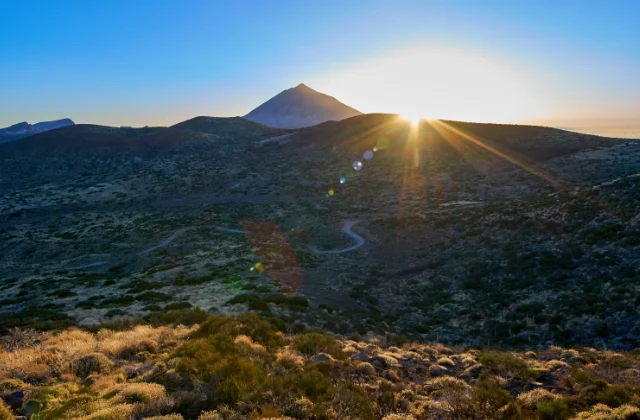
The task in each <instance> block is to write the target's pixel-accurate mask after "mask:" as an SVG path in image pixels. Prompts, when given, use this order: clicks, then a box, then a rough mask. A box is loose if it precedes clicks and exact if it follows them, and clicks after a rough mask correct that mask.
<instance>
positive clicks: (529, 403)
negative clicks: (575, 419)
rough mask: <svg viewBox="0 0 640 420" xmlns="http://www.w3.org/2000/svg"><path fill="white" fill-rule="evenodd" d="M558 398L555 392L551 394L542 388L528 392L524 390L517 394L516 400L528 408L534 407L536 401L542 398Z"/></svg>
mask: <svg viewBox="0 0 640 420" xmlns="http://www.w3.org/2000/svg"><path fill="white" fill-rule="evenodd" d="M558 398H560V396H559V395H557V394H552V393H551V392H549V391H547V390H546V389H544V388H538V389H534V390H532V391H529V392H525V393H524V394H520V395H518V402H520V403H521V404H522V405H523V406H525V407H528V408H533V407H535V406H536V405H537V404H538V402H540V401H543V400H555V399H558Z"/></svg>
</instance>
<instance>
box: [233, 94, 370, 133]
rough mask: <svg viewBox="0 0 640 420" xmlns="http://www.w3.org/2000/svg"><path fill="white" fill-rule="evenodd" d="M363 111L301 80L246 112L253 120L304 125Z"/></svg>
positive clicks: (289, 126)
mask: <svg viewBox="0 0 640 420" xmlns="http://www.w3.org/2000/svg"><path fill="white" fill-rule="evenodd" d="M361 114H362V113H361V112H360V111H358V110H357V109H354V108H352V107H350V106H348V105H345V104H343V103H342V102H340V101H338V100H337V99H336V98H334V97H333V96H329V95H325V94H324V93H320V92H318V91H315V90H313V89H311V88H310V87H308V86H307V85H305V84H304V83H300V84H299V85H298V86H296V87H295V88H291V89H287V90H285V91H282V92H280V93H279V94H278V95H276V96H274V97H273V98H271V99H269V100H268V101H267V102H265V103H263V104H262V105H260V106H259V107H257V108H255V109H254V110H253V111H251V112H249V113H248V114H247V115H245V118H246V119H248V120H251V121H255V122H259V123H261V124H265V125H268V126H271V127H276V128H303V127H310V126H313V125H317V124H320V123H323V122H326V121H340V120H344V119H346V118H350V117H354V116H356V115H361Z"/></svg>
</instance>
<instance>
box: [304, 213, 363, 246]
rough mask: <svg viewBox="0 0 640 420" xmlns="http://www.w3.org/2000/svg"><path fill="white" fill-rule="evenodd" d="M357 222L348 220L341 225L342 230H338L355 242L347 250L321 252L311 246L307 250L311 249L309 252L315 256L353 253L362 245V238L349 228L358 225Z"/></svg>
mask: <svg viewBox="0 0 640 420" xmlns="http://www.w3.org/2000/svg"><path fill="white" fill-rule="evenodd" d="M358 222H359V220H348V221H346V222H344V223H343V224H342V229H340V230H341V231H342V232H344V233H346V234H347V235H349V236H351V237H352V238H353V239H355V240H356V243H355V244H354V245H352V246H350V247H348V248H343V249H332V250H321V249H318V248H317V247H315V246H313V245H312V246H310V247H309V249H311V251H313V252H315V253H317V254H342V253H343V252H350V251H355V250H356V249H358V248H360V247H361V246H362V245H364V238H363V237H362V236H360V235H358V234H357V233H354V232H353V231H352V230H351V228H352V227H353V226H355V225H356V224H358Z"/></svg>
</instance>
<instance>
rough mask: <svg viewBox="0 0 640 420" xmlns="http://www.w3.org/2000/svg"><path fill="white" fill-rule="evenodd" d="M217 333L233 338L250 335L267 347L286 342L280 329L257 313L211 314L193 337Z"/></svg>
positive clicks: (278, 345) (277, 345)
mask: <svg viewBox="0 0 640 420" xmlns="http://www.w3.org/2000/svg"><path fill="white" fill-rule="evenodd" d="M215 334H224V335H227V336H229V337H232V338H235V337H237V336H239V335H248V336H249V337H251V339H252V340H253V341H255V342H256V343H259V344H262V345H264V346H267V347H280V346H282V345H283V344H284V339H283V338H282V335H281V334H279V333H278V330H277V329H276V328H275V327H274V326H273V325H272V324H271V323H270V322H269V321H265V320H263V319H260V318H259V317H258V316H257V315H255V314H242V315H239V316H237V317H233V316H215V315H214V316H211V317H209V319H207V320H206V321H205V322H203V323H202V325H200V328H198V330H196V331H194V332H193V333H192V334H191V338H202V337H208V336H211V335H215Z"/></svg>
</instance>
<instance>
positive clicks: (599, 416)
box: [575, 404, 640, 420]
mask: <svg viewBox="0 0 640 420" xmlns="http://www.w3.org/2000/svg"><path fill="white" fill-rule="evenodd" d="M637 418H640V408H638V407H633V406H631V405H623V406H620V407H618V408H616V409H612V408H611V407H608V406H606V405H604V404H596V405H594V406H593V407H592V408H591V409H590V410H588V411H585V412H582V413H579V414H578V415H577V416H576V417H575V420H609V419H616V420H635V419H637Z"/></svg>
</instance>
